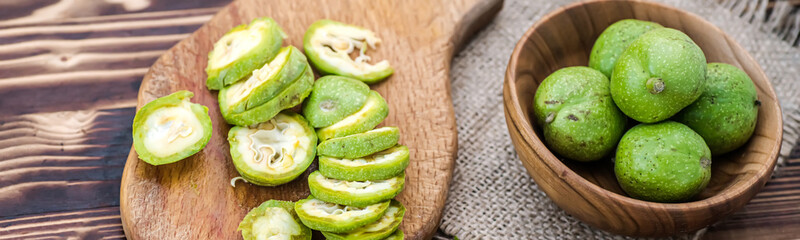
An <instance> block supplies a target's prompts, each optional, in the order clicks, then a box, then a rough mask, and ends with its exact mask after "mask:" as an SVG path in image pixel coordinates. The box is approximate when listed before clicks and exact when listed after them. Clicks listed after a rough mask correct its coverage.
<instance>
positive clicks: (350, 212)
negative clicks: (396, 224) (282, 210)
mask: <svg viewBox="0 0 800 240" xmlns="http://www.w3.org/2000/svg"><path fill="white" fill-rule="evenodd" d="M388 208H389V201H385V202H381V203H376V204H373V205H369V206H367V207H361V208H360V207H352V206H345V205H339V204H335V203H328V202H324V201H322V200H319V199H315V198H312V197H309V198H308V199H303V200H300V201H297V203H295V204H294V210H295V211H297V215H298V216H299V217H300V221H302V222H303V224H305V225H306V226H308V227H309V228H311V229H314V230H319V231H326V232H348V231H352V230H354V229H356V228H359V227H361V226H364V225H367V224H370V223H372V222H375V221H377V220H378V219H380V218H381V216H383V215H384V213H385V212H386V210H387V209H388Z"/></svg>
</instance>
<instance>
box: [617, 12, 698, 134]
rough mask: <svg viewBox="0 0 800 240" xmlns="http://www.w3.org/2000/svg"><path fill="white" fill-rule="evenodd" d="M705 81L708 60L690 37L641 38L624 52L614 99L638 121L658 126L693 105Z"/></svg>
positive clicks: (660, 34)
mask: <svg viewBox="0 0 800 240" xmlns="http://www.w3.org/2000/svg"><path fill="white" fill-rule="evenodd" d="M705 80H706V57H705V55H703V51H702V50H701V49H700V47H698V46H697V44H695V43H694V41H692V39H691V38H689V36H686V34H683V33H682V32H680V31H678V30H675V29H671V28H659V29H655V30H651V31H649V32H647V33H645V34H642V36H640V37H639V38H638V39H636V41H633V43H631V45H630V46H629V47H628V48H627V49H625V51H624V52H622V55H621V56H620V57H619V59H618V60H617V65H616V66H615V67H614V74H613V75H612V76H611V96H612V97H613V98H614V102H615V103H616V104H617V106H618V107H619V109H620V110H622V112H624V113H625V115H628V116H629V117H631V118H633V119H634V120H636V121H639V122H644V123H654V122H659V121H662V120H664V119H667V118H670V117H672V116H673V115H675V114H676V113H678V112H679V111H681V109H683V108H684V107H686V106H689V104H692V102H694V101H695V100H696V99H697V98H698V97H700V95H701V94H703V87H704V85H705Z"/></svg>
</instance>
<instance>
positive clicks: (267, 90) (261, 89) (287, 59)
mask: <svg viewBox="0 0 800 240" xmlns="http://www.w3.org/2000/svg"><path fill="white" fill-rule="evenodd" d="M278 58H282V59H278ZM276 61H280V62H283V64H281V65H280V68H278V69H271V71H278V72H277V73H275V74H274V75H272V76H271V77H270V78H269V79H266V80H260V81H259V84H258V86H257V87H255V88H253V90H252V91H250V93H249V94H248V95H247V96H245V97H244V98H242V100H240V101H239V102H236V103H232V104H231V105H229V106H228V108H229V109H228V111H229V112H235V113H239V112H244V111H247V110H249V109H253V108H256V107H258V106H261V104H264V103H266V102H269V101H270V100H272V99H273V98H275V96H277V95H278V94H280V93H281V91H283V90H284V89H286V88H287V87H288V86H289V85H291V84H292V83H294V82H295V81H297V80H298V79H300V77H301V76H303V74H304V73H305V71H306V67H308V61H307V60H306V57H305V55H303V53H301V52H300V50H298V49H297V48H295V47H293V46H289V47H285V48H282V49H281V51H280V52H279V53H278V55H277V56H276V57H275V58H273V59H272V61H270V62H269V63H267V64H269V65H273V63H276ZM270 67H273V66H270ZM247 81H250V79H247V80H243V81H240V82H238V83H236V84H234V85H231V86H228V87H227V88H229V90H234V88H233V86H237V85H238V86H237V87H242V86H244V85H245V84H246V82H247ZM227 92H228V91H226V93H227Z"/></svg>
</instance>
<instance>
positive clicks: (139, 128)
mask: <svg viewBox="0 0 800 240" xmlns="http://www.w3.org/2000/svg"><path fill="white" fill-rule="evenodd" d="M192 97H194V93H192V92H190V91H186V90H181V91H177V92H174V93H172V94H170V95H167V96H164V97H160V98H158V99H156V100H153V101H151V102H149V103H147V104H145V105H144V107H142V108H141V109H139V111H138V112H137V113H136V116H134V117H133V127H132V128H133V148H134V150H136V153H137V154H138V155H139V159H142V160H143V161H145V162H146V163H149V164H151V165H163V164H168V163H174V162H177V161H180V160H183V159H184V158H187V157H189V156H192V155H194V154H195V153H197V152H199V151H200V150H202V149H203V148H205V147H206V144H208V140H209V139H211V117H209V115H208V108H207V107H206V106H203V105H200V104H196V103H195V104H192V105H191V108H192V109H191V110H192V112H193V113H194V114H195V116H197V119H198V120H200V123H201V124H202V125H203V137H202V138H201V139H200V141H198V142H197V143H196V144H194V145H192V146H191V147H189V148H186V149H184V150H183V151H180V152H177V153H175V154H172V155H169V156H166V157H158V156H155V155H154V154H152V153H150V152H149V151H148V150H147V148H146V147H145V145H144V138H145V135H146V134H147V129H146V127H147V126H146V125H145V121H147V117H148V116H149V115H150V114H151V113H153V112H155V111H156V110H158V109H159V108H162V107H177V106H179V105H180V104H181V103H182V102H183V101H184V99H186V100H188V99H189V98H192Z"/></svg>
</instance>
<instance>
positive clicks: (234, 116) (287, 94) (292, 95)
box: [219, 64, 314, 126]
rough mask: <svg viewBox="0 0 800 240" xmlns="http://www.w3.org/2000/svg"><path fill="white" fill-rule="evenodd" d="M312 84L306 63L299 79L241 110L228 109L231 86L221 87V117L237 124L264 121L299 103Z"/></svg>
mask: <svg viewBox="0 0 800 240" xmlns="http://www.w3.org/2000/svg"><path fill="white" fill-rule="evenodd" d="M237 84H239V83H237ZM313 84H314V73H313V72H312V71H311V68H310V67H308V65H307V64H306V69H305V71H304V73H303V75H301V76H300V79H297V80H295V81H294V83H292V84H290V85H289V86H287V87H286V88H285V89H283V90H282V91H281V92H280V93H278V95H276V96H275V97H274V98H272V99H270V100H269V101H267V102H265V103H263V104H261V105H258V106H256V107H253V108H249V109H247V110H245V111H243V112H233V111H229V110H230V109H232V108H231V105H232V104H231V103H229V100H228V96H229V94H228V91H229V90H230V89H231V87H227V88H223V89H222V90H220V92H219V108H220V112H221V113H222V117H223V118H225V121H226V122H228V123H230V124H233V125H237V126H250V125H253V124H257V123H261V122H265V121H267V120H269V119H272V118H273V117H274V116H275V115H277V114H278V113H279V112H281V111H282V110H284V109H289V108H292V107H294V106H297V105H299V104H300V103H302V102H303V99H305V98H306V97H308V95H309V94H311V89H312V86H313Z"/></svg>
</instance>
